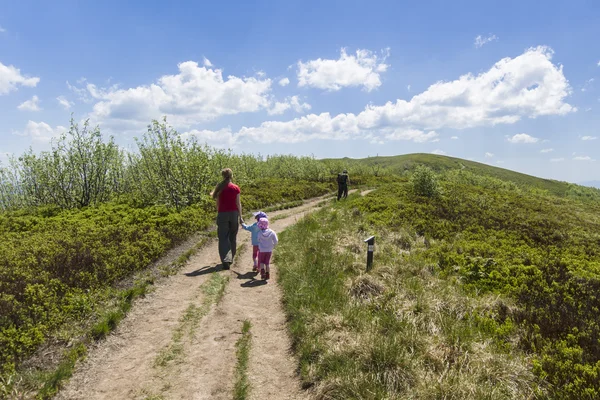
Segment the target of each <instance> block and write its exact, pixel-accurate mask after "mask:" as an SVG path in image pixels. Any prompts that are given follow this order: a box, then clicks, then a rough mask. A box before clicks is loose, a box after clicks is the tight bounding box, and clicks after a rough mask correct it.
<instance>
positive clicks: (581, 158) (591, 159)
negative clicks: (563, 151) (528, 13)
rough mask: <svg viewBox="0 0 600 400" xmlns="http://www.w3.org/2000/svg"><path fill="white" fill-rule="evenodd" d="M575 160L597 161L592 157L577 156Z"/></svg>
mask: <svg viewBox="0 0 600 400" xmlns="http://www.w3.org/2000/svg"><path fill="white" fill-rule="evenodd" d="M573 160H575V161H596V160H594V159H593V158H592V157H590V156H577V157H573Z"/></svg>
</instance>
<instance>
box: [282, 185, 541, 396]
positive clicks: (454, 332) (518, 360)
mask: <svg viewBox="0 0 600 400" xmlns="http://www.w3.org/2000/svg"><path fill="white" fill-rule="evenodd" d="M358 197H359V196H358V195H353V196H351V199H349V200H354V201H357V200H358ZM350 204H351V203H350V202H349V203H348V204H341V205H337V206H336V207H335V208H334V209H333V210H331V209H329V210H328V209H325V210H322V211H319V212H318V213H316V214H315V215H311V216H309V217H307V218H306V219H304V220H303V221H301V222H299V223H298V224H297V225H296V226H294V227H292V228H290V229H288V230H286V231H284V232H283V233H282V234H281V241H280V246H279V247H278V253H277V263H278V265H280V283H281V285H282V287H283V291H284V305H285V309H286V312H287V314H288V317H289V321H290V322H289V323H290V332H291V335H292V339H293V347H294V351H295V352H296V354H297V356H298V358H299V360H300V373H301V378H302V382H303V385H304V386H305V387H313V390H314V391H315V395H316V397H317V398H323V399H359V398H360V399H383V398H410V399H438V398H454V399H490V400H491V399H530V398H535V397H536V396H537V398H540V399H541V398H545V397H544V396H545V395H544V388H543V385H542V384H541V382H540V380H539V379H538V378H536V377H535V375H534V374H533V372H532V371H531V368H530V365H529V358H528V356H527V355H526V354H524V353H523V352H522V351H521V350H520V349H519V348H518V346H516V345H515V344H514V342H515V341H516V340H517V339H518V336H519V331H518V330H517V329H513V328H511V327H510V326H509V325H510V324H509V323H508V322H507V323H506V325H505V326H504V328H505V331H506V332H505V339H503V340H502V339H499V338H498V337H497V335H495V334H493V333H491V332H490V327H489V326H486V325H485V324H483V323H482V322H481V320H482V318H484V316H486V315H489V314H493V313H495V312H496V310H497V309H502V308H503V307H504V306H505V305H506V304H509V305H510V304H511V303H505V301H506V300H503V299H501V298H498V296H480V297H477V296H471V295H470V294H469V293H468V292H465V291H464V290H463V288H462V286H461V284H460V281H457V280H454V279H445V277H442V276H440V275H439V274H438V273H436V267H435V264H432V263H431V262H430V261H429V260H428V259H427V258H426V257H424V253H425V252H426V251H427V246H431V243H429V244H428V245H426V243H425V241H424V240H422V239H420V238H419V237H418V236H417V235H415V234H414V232H413V231H411V230H410V229H407V230H404V231H401V232H399V233H396V232H393V231H390V230H387V229H383V228H378V229H377V232H374V231H373V230H372V229H373V226H370V225H369V224H367V222H366V220H365V216H364V215H362V214H360V213H357V212H356V211H355V210H353V209H352V208H351V206H350ZM371 233H376V234H377V242H376V254H375V260H376V261H375V267H374V269H373V270H372V271H370V272H369V273H366V272H365V251H366V249H365V245H364V243H362V240H363V239H364V238H366V237H367V236H369V235H370V234H371ZM399 243H403V245H402V247H404V248H406V247H410V248H411V252H410V253H407V252H406V251H405V250H403V249H402V247H401V246H399V245H398V244H399ZM494 327H496V325H494ZM496 328H497V327H496Z"/></svg>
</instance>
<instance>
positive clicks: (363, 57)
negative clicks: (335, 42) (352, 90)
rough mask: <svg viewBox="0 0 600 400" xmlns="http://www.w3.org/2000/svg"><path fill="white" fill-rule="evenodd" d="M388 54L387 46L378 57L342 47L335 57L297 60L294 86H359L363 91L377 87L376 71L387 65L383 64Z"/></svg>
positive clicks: (329, 88)
mask: <svg viewBox="0 0 600 400" xmlns="http://www.w3.org/2000/svg"><path fill="white" fill-rule="evenodd" d="M388 54H389V49H386V50H385V52H384V53H383V54H382V56H378V55H377V54H375V53H373V52H371V51H369V50H357V51H356V55H353V54H348V53H346V49H342V50H341V54H340V58H339V59H338V60H327V59H325V60H323V59H321V58H319V59H316V60H311V61H308V62H306V63H303V62H302V61H298V71H297V74H298V86H300V87H303V86H308V87H313V88H318V89H325V90H330V91H337V90H340V89H341V88H344V87H355V86H362V87H363V89H364V90H366V91H371V90H373V89H376V88H378V87H379V86H381V79H380V74H381V73H383V72H385V71H386V70H387V68H388V65H387V64H385V60H386V58H387V56H388Z"/></svg>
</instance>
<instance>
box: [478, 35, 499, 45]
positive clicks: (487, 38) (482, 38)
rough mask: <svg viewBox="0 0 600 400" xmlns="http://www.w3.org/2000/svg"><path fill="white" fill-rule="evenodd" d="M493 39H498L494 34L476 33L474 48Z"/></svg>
mask: <svg viewBox="0 0 600 400" xmlns="http://www.w3.org/2000/svg"><path fill="white" fill-rule="evenodd" d="M494 40H498V37H497V36H496V35H488V36H481V35H477V37H476V38H475V42H474V45H475V47H476V48H480V47H482V46H483V45H485V44H487V43H489V42H492V41H494Z"/></svg>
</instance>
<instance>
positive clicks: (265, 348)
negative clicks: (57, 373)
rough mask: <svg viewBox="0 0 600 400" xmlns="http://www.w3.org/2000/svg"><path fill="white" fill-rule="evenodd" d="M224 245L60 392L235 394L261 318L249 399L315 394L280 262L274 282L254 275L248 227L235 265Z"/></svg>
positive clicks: (205, 251)
mask: <svg viewBox="0 0 600 400" xmlns="http://www.w3.org/2000/svg"><path fill="white" fill-rule="evenodd" d="M353 191H354V190H353ZM368 192H369V191H363V192H362V194H366V193H368ZM328 198H331V197H330V196H329V195H328V196H323V197H319V198H314V199H311V200H308V201H306V202H305V203H304V204H303V205H301V206H299V207H296V208H293V209H288V210H281V211H276V212H271V213H269V218H270V219H271V220H272V222H271V224H270V225H271V227H272V228H273V229H274V230H275V231H276V232H277V233H279V232H281V231H283V230H284V229H285V228H287V227H289V226H291V225H293V224H294V223H295V222H296V221H298V219H300V218H302V217H304V216H305V215H306V214H308V213H310V212H311V211H313V210H315V209H316V208H318V206H319V203H320V202H321V201H323V200H325V199H328ZM275 217H277V218H275ZM249 222H250V221H249ZM217 246H218V243H217V241H216V240H214V241H212V242H210V244H208V245H207V246H205V247H204V248H202V249H201V250H200V251H199V252H198V253H197V254H196V255H194V256H193V257H192V258H191V259H190V260H189V261H188V262H187V264H186V265H185V266H184V267H183V268H182V269H181V270H180V271H179V272H178V273H177V274H176V275H174V276H172V277H170V278H169V279H165V280H163V281H161V282H159V283H158V284H157V285H155V288H154V290H153V291H152V292H151V293H149V294H148V295H146V296H145V297H144V298H142V299H139V300H137V301H136V302H135V304H134V305H133V307H132V309H131V311H130V312H129V313H128V314H127V317H126V318H125V319H124V320H123V321H122V322H121V323H120V324H119V326H118V327H117V328H116V330H115V331H114V332H113V333H112V334H110V335H109V336H108V337H107V338H106V340H104V341H101V342H99V343H97V344H96V345H95V346H94V347H91V348H90V349H89V352H88V357H87V358H86V360H84V361H83V362H81V363H79V364H78V366H77V368H76V370H75V373H74V374H73V376H72V377H71V379H70V380H69V382H68V383H67V384H66V385H65V387H64V388H63V389H62V390H61V391H60V392H59V393H58V394H57V396H56V399H106V398H112V399H217V400H218V399H231V398H232V395H233V390H234V384H235V367H236V362H237V358H236V347H235V343H236V341H237V340H238V339H239V338H240V337H241V330H242V323H243V321H244V320H249V321H250V322H251V324H252V328H251V331H250V332H251V335H252V345H251V350H250V357H249V365H248V372H247V374H248V378H249V382H250V385H251V389H250V395H249V398H250V399H261V400H267V399H273V400H275V399H277V400H287V399H307V398H308V393H307V392H306V391H303V390H302V389H301V388H300V381H299V378H298V375H297V372H296V371H297V362H296V360H295V358H294V356H293V355H292V353H291V342H290V338H289V336H288V331H287V327H286V317H285V313H284V310H283V307H282V302H281V300H282V293H281V290H280V288H279V286H278V285H277V272H278V271H277V266H276V265H275V264H271V279H270V280H269V281H268V283H266V282H264V281H261V280H260V276H258V277H256V276H255V274H253V273H252V260H251V256H250V249H251V244H250V234H249V232H246V231H243V230H241V228H240V231H239V233H238V248H240V247H241V250H240V251H239V253H238V254H237V256H236V260H235V262H234V264H233V265H232V266H231V270H229V271H227V270H222V269H221V266H220V260H219V255H218V249H217ZM214 274H220V275H221V276H218V277H216V278H222V279H221V283H223V282H226V283H225V288H224V294H223V297H222V299H221V300H220V301H219V302H218V304H216V305H215V304H211V302H210V298H209V296H211V294H207V293H206V290H204V289H203V288H204V287H206V286H207V285H208V284H210V283H212V282H210V281H211V278H214V277H213V275H214ZM255 278H258V279H255ZM226 279H228V281H226Z"/></svg>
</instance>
